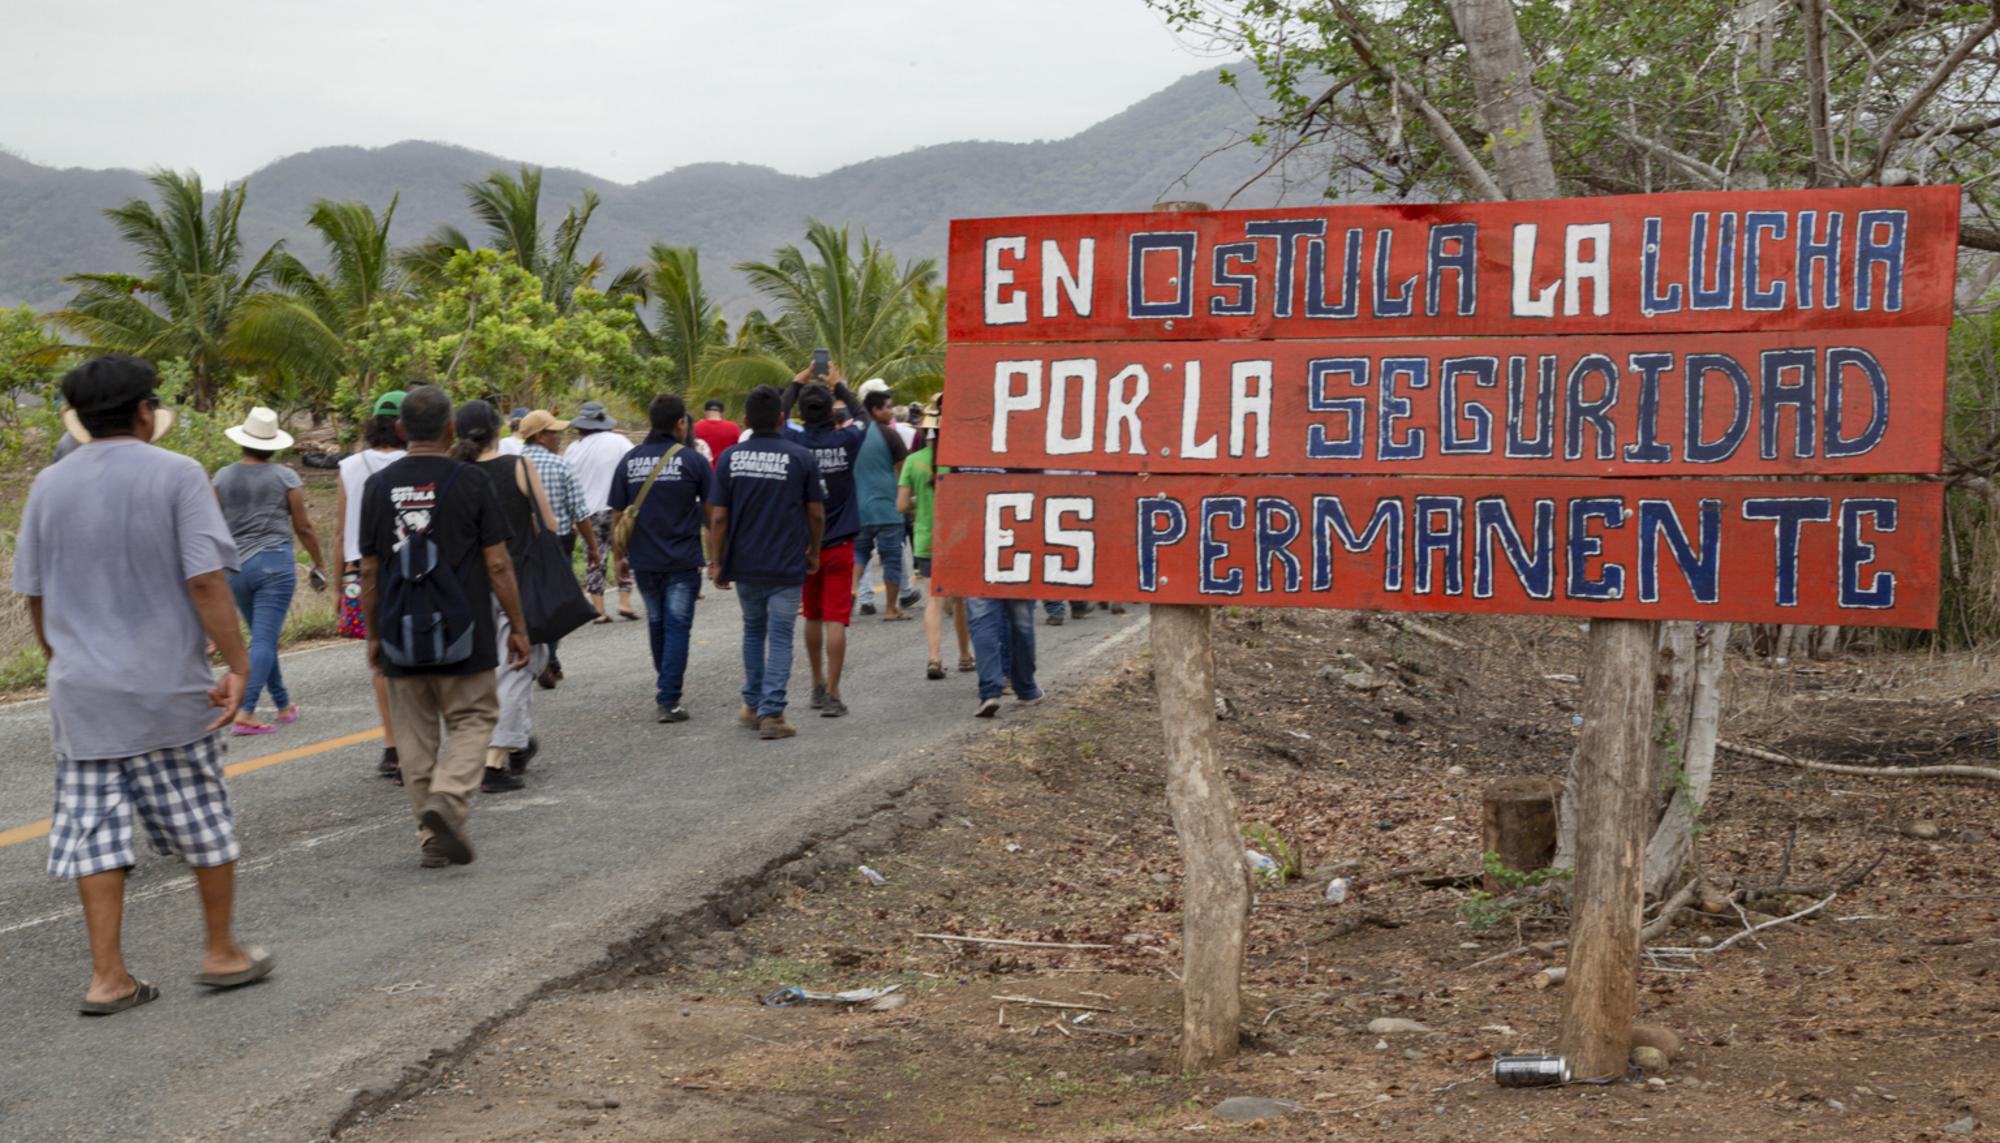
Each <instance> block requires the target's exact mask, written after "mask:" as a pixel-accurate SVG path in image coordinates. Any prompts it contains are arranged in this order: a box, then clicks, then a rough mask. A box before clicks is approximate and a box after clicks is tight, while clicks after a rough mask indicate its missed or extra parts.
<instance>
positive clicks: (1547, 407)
mask: <svg viewBox="0 0 2000 1143" xmlns="http://www.w3.org/2000/svg"><path fill="white" fill-rule="evenodd" d="M1527 387H1528V359H1527V358H1526V357H1509V358H1508V359H1507V456H1508V457H1509V458H1510V459H1514V460H1522V459H1535V458H1540V459H1544V460H1546V459H1547V458H1549V457H1552V456H1554V455H1555V454H1556V357H1555V354H1553V353H1545V354H1542V355H1541V357H1540V358H1539V359H1538V360H1537V362H1536V365H1535V399H1534V403H1533V405H1532V408H1531V406H1530V404H1529V402H1528V399H1527V393H1526V392H1525V390H1526V389H1527ZM1531 411H1532V412H1534V416H1535V423H1536V424H1537V425H1539V426H1540V427H1539V428H1537V429H1536V430H1535V435H1534V436H1532V437H1529V436H1523V435H1521V434H1522V422H1524V421H1526V420H1527V419H1528V414H1529V413H1530V412H1531Z"/></svg>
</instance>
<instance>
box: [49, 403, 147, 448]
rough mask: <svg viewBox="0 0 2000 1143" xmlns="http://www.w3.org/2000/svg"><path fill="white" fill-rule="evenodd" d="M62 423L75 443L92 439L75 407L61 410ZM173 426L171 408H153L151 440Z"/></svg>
mask: <svg viewBox="0 0 2000 1143" xmlns="http://www.w3.org/2000/svg"><path fill="white" fill-rule="evenodd" d="M62 423H63V431H64V432H67V433H68V434H69V436H70V439H71V440H73V441H75V442H76V443H78V444H89V443H90V442H91V440H92V439H93V438H92V437H91V435H90V430H89V429H86V428H84V427H83V418H82V417H79V416H77V415H76V410H75V409H64V410H63V411H62ZM173 427H174V411H173V410H172V409H154V410H153V440H155V441H157V440H159V439H160V438H161V437H163V436H166V435H167V433H168V432H170V431H171V430H172V429H173Z"/></svg>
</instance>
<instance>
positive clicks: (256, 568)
mask: <svg viewBox="0 0 2000 1143" xmlns="http://www.w3.org/2000/svg"><path fill="white" fill-rule="evenodd" d="M298 587H299V563H298V560H297V559H296V558H295V557H294V556H293V555H292V549H291V547H290V545H287V546H285V547H282V548H272V549H271V550H270V551H268V552H259V553H257V554H256V555H254V556H251V557H250V558H249V559H247V560H244V561H243V567H242V569H241V570H239V571H233V572H230V573H229V593H230V594H231V595H234V596H235V597H236V610H238V611H240V612H242V613H243V621H244V622H246V623H248V624H249V625H250V680H249V682H247V683H245V684H244V686H243V709H244V711H245V712H246V713H251V714H254V713H256V710H257V700H258V699H260V698H262V697H263V695H264V691H265V689H266V688H267V687H268V688H269V689H270V691H271V702H272V703H273V704H275V705H276V706H277V708H278V710H279V711H280V712H283V711H284V709H285V708H286V707H289V706H291V705H292V694H291V692H290V691H288V690H286V689H285V676H284V674H283V673H282V672H281V671H279V670H278V636H279V635H280V634H281V633H283V631H284V630H285V613H286V612H287V611H289V610H291V606H292V594H293V593H294V592H296V591H297V590H298Z"/></svg>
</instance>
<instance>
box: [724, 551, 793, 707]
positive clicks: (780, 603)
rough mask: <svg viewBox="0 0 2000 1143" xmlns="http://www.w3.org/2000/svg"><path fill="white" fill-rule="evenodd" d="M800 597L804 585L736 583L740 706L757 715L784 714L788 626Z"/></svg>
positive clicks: (788, 673)
mask: <svg viewBox="0 0 2000 1143" xmlns="http://www.w3.org/2000/svg"><path fill="white" fill-rule="evenodd" d="M804 597H805V585H804V584H797V583H740V582H739V583H738V584H736V602H737V603H739V604H742V606H743V705H744V706H747V707H749V708H750V709H751V710H754V711H756V712H757V714H758V716H759V717H764V716H767V715H773V714H783V713H785V684H786V683H787V682H789V681H790V680H791V677H792V629H793V628H794V627H796V626H797V625H798V621H799V604H800V603H801V602H802V601H803V599H804Z"/></svg>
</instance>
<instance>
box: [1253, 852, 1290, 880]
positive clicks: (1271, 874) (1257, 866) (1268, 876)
mask: <svg viewBox="0 0 2000 1143" xmlns="http://www.w3.org/2000/svg"><path fill="white" fill-rule="evenodd" d="M1243 860H1245V861H1248V862H1249V863H1250V872H1252V873H1254V874H1256V875H1257V876H1259V877H1261V878H1263V879H1264V880H1266V881H1278V880H1281V879H1282V878H1283V877H1284V875H1285V874H1284V871H1283V870H1281V869H1279V868H1278V863H1277V862H1275V861H1272V860H1271V859H1270V858H1268V857H1266V856H1264V855H1263V854H1261V853H1258V852H1257V851H1256V850H1254V849H1246V850H1244V851H1243Z"/></svg>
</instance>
